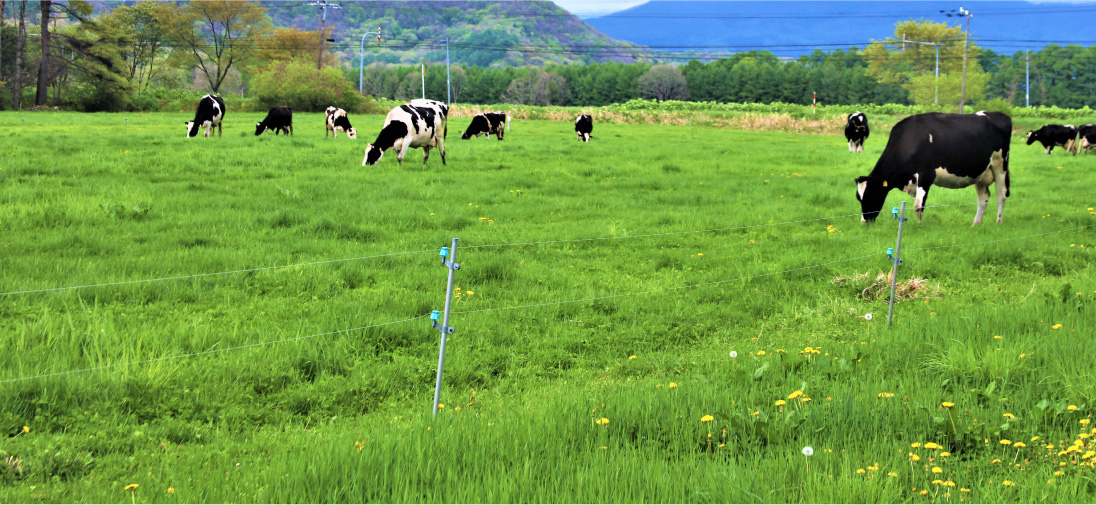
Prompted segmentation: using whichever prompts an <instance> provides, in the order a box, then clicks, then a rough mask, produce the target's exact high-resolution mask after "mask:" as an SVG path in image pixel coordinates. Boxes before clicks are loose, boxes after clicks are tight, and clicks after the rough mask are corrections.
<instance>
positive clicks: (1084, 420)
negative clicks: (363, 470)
mask: <svg viewBox="0 0 1096 505" xmlns="http://www.w3.org/2000/svg"><path fill="white" fill-rule="evenodd" d="M1091 422H1092V420H1091V419H1081V426H1088V423H1091ZM23 429H24V430H27V429H28V428H27V427H26V426H24V427H23Z"/></svg>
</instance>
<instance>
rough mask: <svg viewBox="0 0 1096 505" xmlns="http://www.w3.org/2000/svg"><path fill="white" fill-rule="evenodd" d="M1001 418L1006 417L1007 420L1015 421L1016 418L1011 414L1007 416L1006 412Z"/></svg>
mask: <svg viewBox="0 0 1096 505" xmlns="http://www.w3.org/2000/svg"><path fill="white" fill-rule="evenodd" d="M1003 416H1004V417H1006V418H1008V419H1016V416H1014V415H1012V414H1009V413H1008V412H1005V413H1004V414H1003Z"/></svg>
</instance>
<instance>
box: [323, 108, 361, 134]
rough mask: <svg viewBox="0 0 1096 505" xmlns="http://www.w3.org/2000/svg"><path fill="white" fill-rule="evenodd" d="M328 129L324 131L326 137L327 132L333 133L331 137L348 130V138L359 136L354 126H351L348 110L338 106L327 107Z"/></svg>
mask: <svg viewBox="0 0 1096 505" xmlns="http://www.w3.org/2000/svg"><path fill="white" fill-rule="evenodd" d="M326 114H327V121H326V122H325V124H326V125H327V131H325V132H324V133H323V136H324V138H327V133H328V132H330V133H331V138H338V137H339V132H340V131H344V132H346V136H347V137H348V138H352V139H356V138H358V132H356V131H354V127H353V126H350V118H348V117H346V111H345V110H342V109H339V108H337V107H328V108H327V112H326Z"/></svg>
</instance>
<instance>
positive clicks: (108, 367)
mask: <svg viewBox="0 0 1096 505" xmlns="http://www.w3.org/2000/svg"><path fill="white" fill-rule="evenodd" d="M429 315H430V314H423V315H421V316H416V317H410V318H407V319H400V320H398V321H389V322H387V323H377V324H371V325H368V326H358V327H357V328H347V329H343V330H335V331H329V332H325V333H315V334H312V335H304V336H300V337H292V338H285V339H282V340H271V341H267V342H256V343H253V344H245V345H238V346H235V347H226V348H224V349H211V350H208V351H201V352H194V353H189V354H176V355H173V356H164V357H160V358H152V359H145V360H141V361H129V362H126V363H115V364H112V365H103V366H97V367H91V368H81V369H78V370H69V371H65V372H54V373H45V374H39V375H32V376H29V377H18V378H14V379H4V380H0V384H10V383H13V382H24V381H29V380H34V379H45V378H48V377H58V376H62V375H73V374H80V373H87V372H97V371H101V370H111V369H114V368H122V367H129V366H137V365H147V364H150V363H158V362H161V361H174V360H180V359H189V358H197V357H199V356H207V355H210V354H218V353H222V352H229V351H239V350H243V349H251V348H254V347H264V346H268V345H277V344H285V343H289V342H297V341H301V340H309V339H313V338H319V337H328V336H331V335H338V334H340V333H350V332H354V331H361V330H368V329H370V328H378V327H381V326H391V325H394V324H400V323H407V322H410V321H417V320H419V319H423V318H426V317H429Z"/></svg>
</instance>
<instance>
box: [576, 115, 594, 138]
mask: <svg viewBox="0 0 1096 505" xmlns="http://www.w3.org/2000/svg"><path fill="white" fill-rule="evenodd" d="M593 131H594V118H592V117H590V115H589V114H579V116H578V117H577V118H575V134H577V135H578V139H579V140H581V141H583V142H589V141H590V133H592V132H593Z"/></svg>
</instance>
